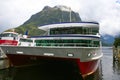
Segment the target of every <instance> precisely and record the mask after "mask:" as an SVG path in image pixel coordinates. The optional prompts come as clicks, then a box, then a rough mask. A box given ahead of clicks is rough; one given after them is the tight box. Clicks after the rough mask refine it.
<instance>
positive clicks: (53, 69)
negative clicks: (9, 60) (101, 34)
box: [0, 48, 120, 80]
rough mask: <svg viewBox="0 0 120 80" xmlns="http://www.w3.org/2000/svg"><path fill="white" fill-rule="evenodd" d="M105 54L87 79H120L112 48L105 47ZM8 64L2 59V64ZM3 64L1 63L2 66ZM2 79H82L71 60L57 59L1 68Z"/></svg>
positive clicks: (119, 71)
mask: <svg viewBox="0 0 120 80" xmlns="http://www.w3.org/2000/svg"><path fill="white" fill-rule="evenodd" d="M103 54H104V56H103V57H102V59H101V63H100V67H99V68H98V70H97V71H96V72H95V73H94V74H92V75H90V76H88V77H86V78H85V80H120V63H118V62H113V57H112V54H113V51H112V49H111V48H103ZM3 63H4V64H6V61H3V60H1V61H0V64H3ZM1 66H2V67H3V65H0V67H1ZM0 80H82V78H81V77H80V75H79V74H78V73H77V70H76V68H75V65H72V64H71V63H70V62H61V61H57V62H54V64H53V63H51V62H47V64H46V63H40V64H38V65H33V66H27V67H20V68H7V69H1V70H0Z"/></svg>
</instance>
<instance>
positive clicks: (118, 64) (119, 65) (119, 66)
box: [113, 61, 120, 75]
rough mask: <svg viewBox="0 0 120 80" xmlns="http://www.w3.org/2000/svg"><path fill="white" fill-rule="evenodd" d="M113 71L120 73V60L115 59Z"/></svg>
mask: <svg viewBox="0 0 120 80" xmlns="http://www.w3.org/2000/svg"><path fill="white" fill-rule="evenodd" d="M113 71H114V74H116V75H120V62H118V61H113Z"/></svg>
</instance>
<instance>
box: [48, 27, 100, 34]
mask: <svg viewBox="0 0 120 80" xmlns="http://www.w3.org/2000/svg"><path fill="white" fill-rule="evenodd" d="M97 33H99V31H98V28H94V27H81V26H80V27H65V28H52V29H50V34H51V35H54V34H94V35H96V34H97Z"/></svg>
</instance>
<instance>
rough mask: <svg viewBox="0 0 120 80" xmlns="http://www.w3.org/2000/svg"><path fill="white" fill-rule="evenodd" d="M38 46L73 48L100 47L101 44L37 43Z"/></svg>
mask: <svg viewBox="0 0 120 80" xmlns="http://www.w3.org/2000/svg"><path fill="white" fill-rule="evenodd" d="M36 46H61V47H64V46H68V47H69V46H70V47H71V46H72V47H99V46H100V44H99V45H98V44H93V43H91V44H86V43H36Z"/></svg>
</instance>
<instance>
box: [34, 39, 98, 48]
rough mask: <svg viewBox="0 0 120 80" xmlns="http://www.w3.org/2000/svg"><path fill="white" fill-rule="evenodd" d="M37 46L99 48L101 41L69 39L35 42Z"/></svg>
mask: <svg viewBox="0 0 120 80" xmlns="http://www.w3.org/2000/svg"><path fill="white" fill-rule="evenodd" d="M35 42H36V46H48V45H49V46H79V47H80V46H83V47H99V46H100V42H99V40H95V41H94V40H84V39H77V40H75V39H68V40H64V39H62V40H35Z"/></svg>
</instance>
